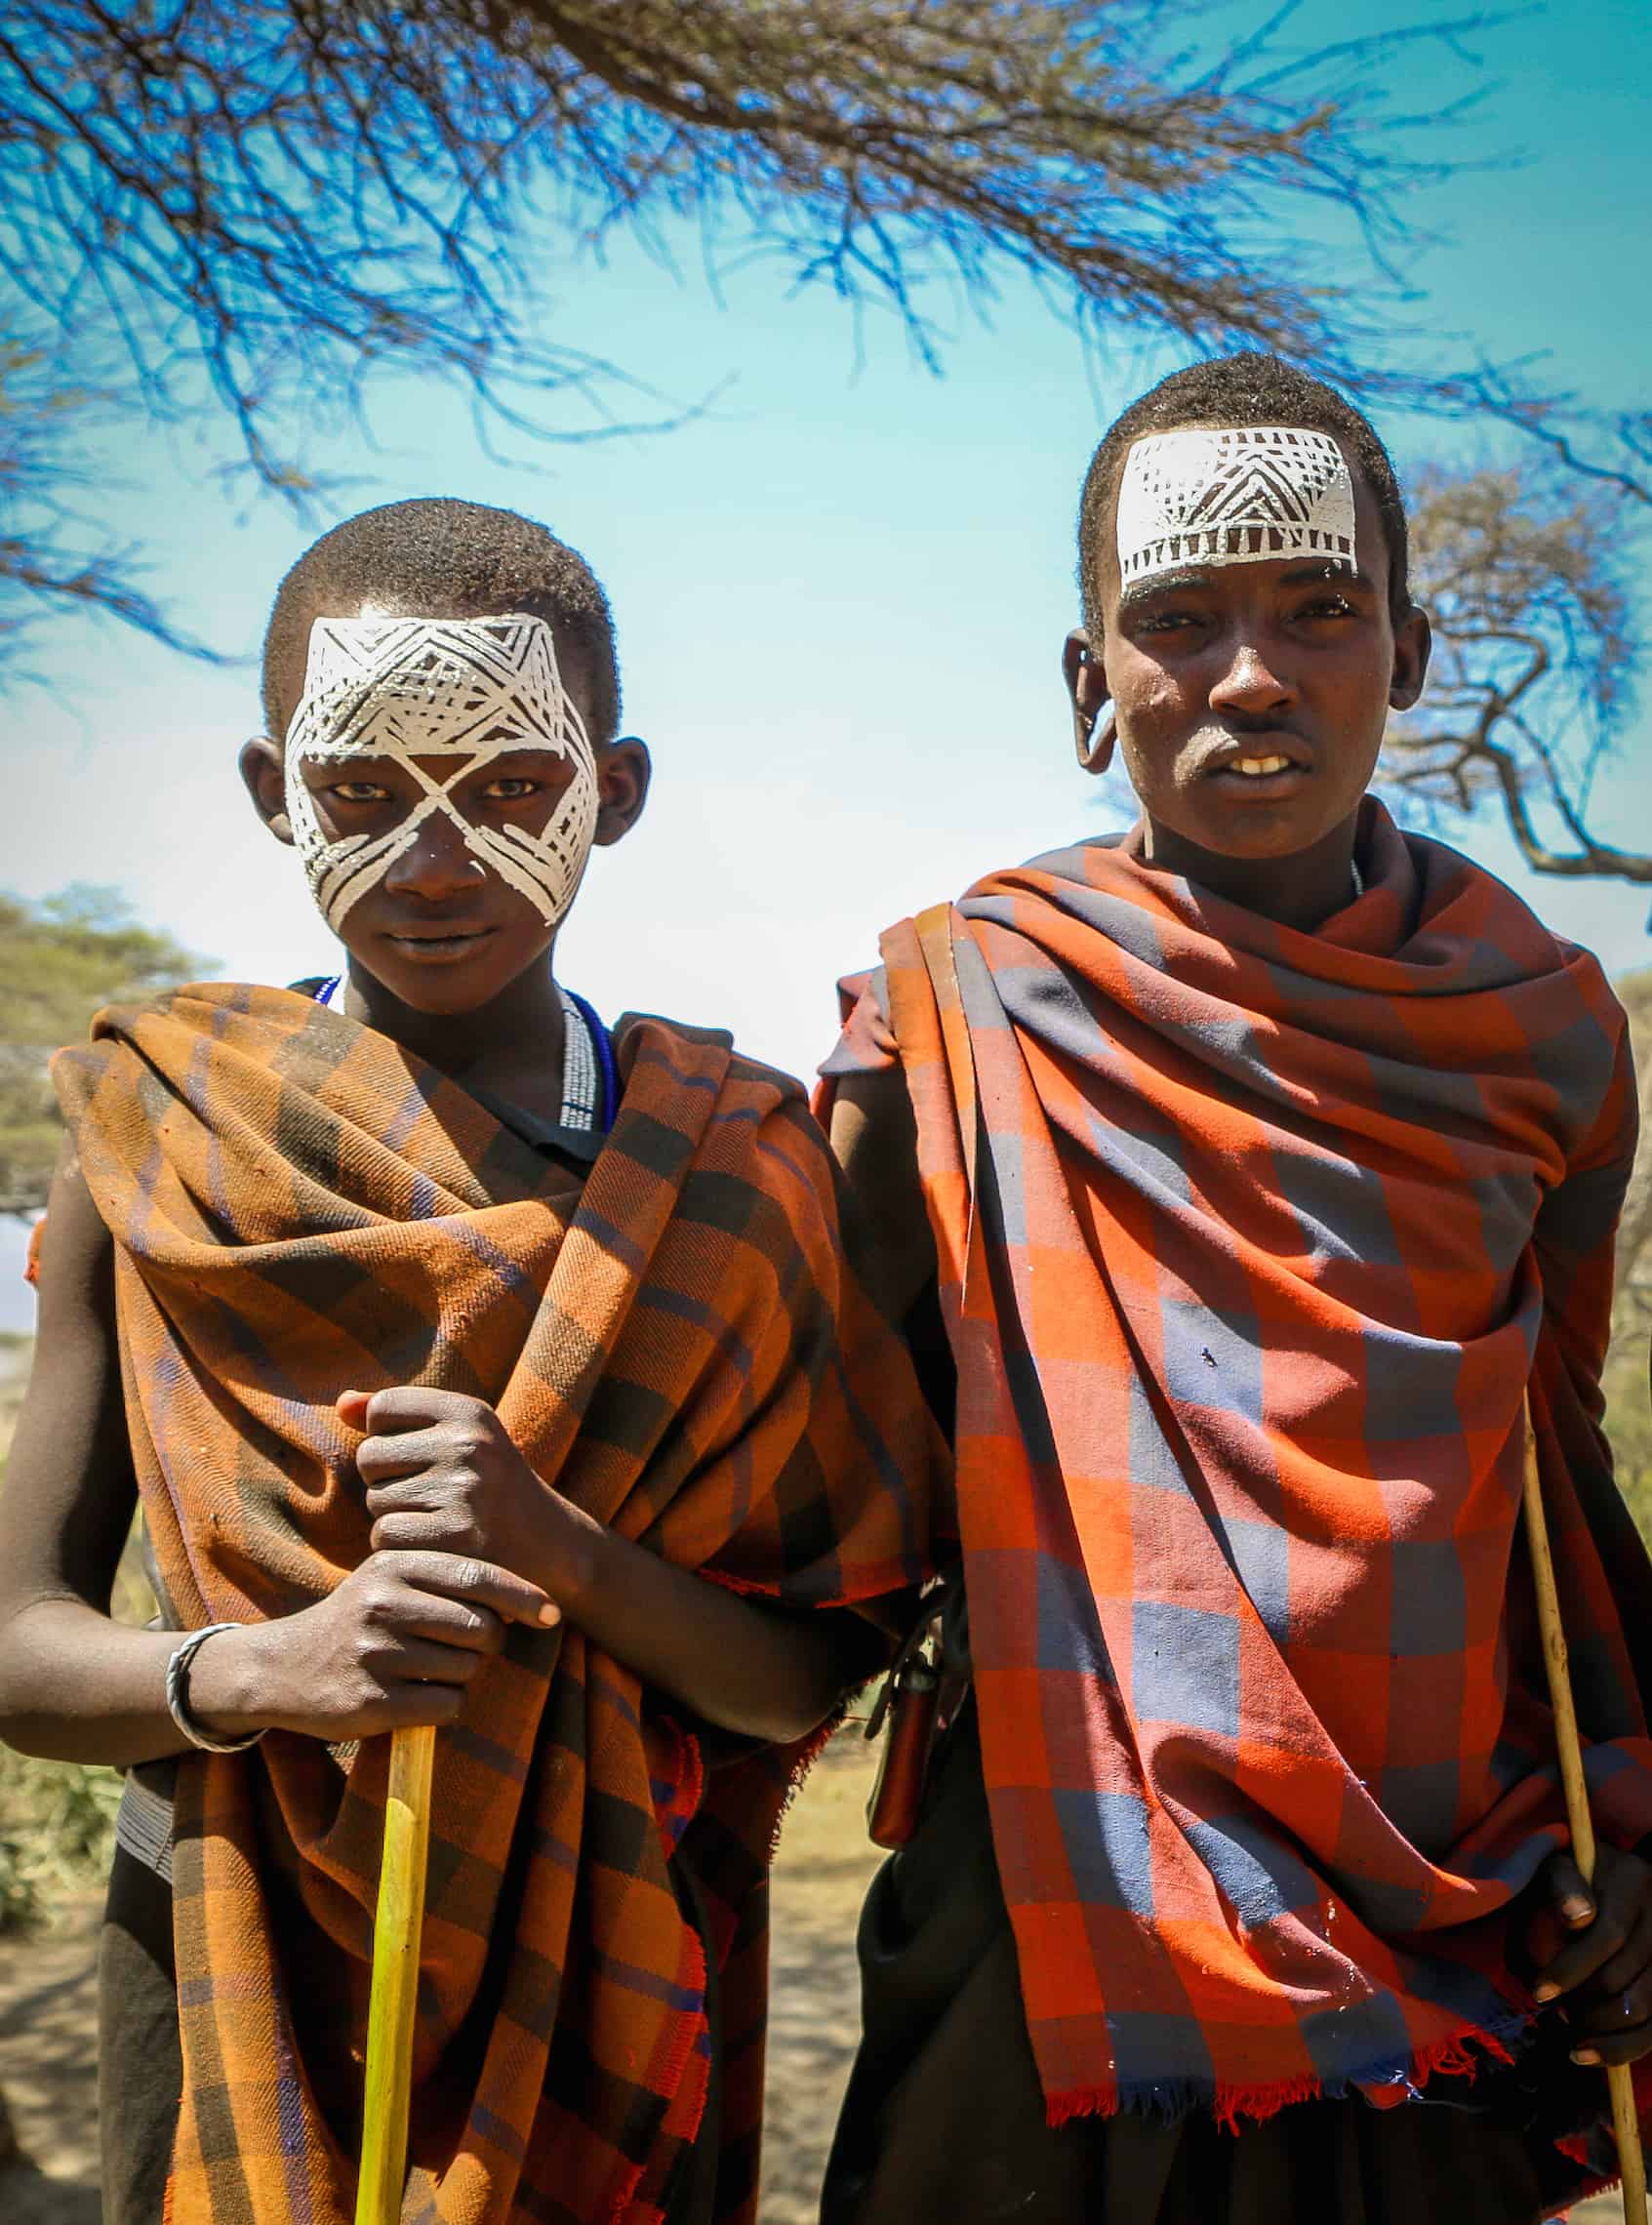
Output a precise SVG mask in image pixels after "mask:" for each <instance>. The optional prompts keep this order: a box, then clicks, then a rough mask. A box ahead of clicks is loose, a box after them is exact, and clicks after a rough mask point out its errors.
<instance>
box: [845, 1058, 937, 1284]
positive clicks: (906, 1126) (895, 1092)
mask: <svg viewBox="0 0 1652 2225" xmlns="http://www.w3.org/2000/svg"><path fill="white" fill-rule="evenodd" d="M831 1148H832V1152H833V1153H834V1155H835V1156H836V1159H837V1163H838V1165H839V1166H841V1167H842V1169H843V1172H844V1175H845V1177H846V1178H847V1180H848V1183H849V1187H850V1189H851V1190H852V1191H853V1192H854V1193H855V1196H856V1198H857V1200H858V1202H859V1204H860V1208H861V1215H862V1219H863V1222H864V1224H865V1225H866V1229H867V1231H868V1233H869V1235H870V1239H871V1254H872V1256H871V1267H870V1274H871V1278H872V1279H873V1280H874V1282H875V1289H874V1292H873V1295H874V1296H875V1297H876V1298H877V1301H878V1303H879V1304H880V1305H881V1306H882V1308H883V1311H884V1313H885V1315H887V1316H888V1318H889V1319H890V1320H892V1321H897V1322H898V1321H904V1320H905V1319H906V1317H907V1315H908V1314H909V1313H910V1312H911V1309H912V1306H913V1305H914V1303H915V1302H916V1300H917V1298H918V1296H919V1295H920V1293H921V1292H922V1290H923V1289H924V1286H925V1285H926V1284H927V1283H928V1282H929V1281H930V1280H931V1279H932V1278H933V1276H934V1274H935V1235H934V1233H933V1231H932V1230H931V1228H930V1225H929V1214H928V1211H927V1209H926V1208H925V1205H924V1201H923V1186H922V1184H921V1183H920V1181H919V1179H918V1132H917V1123H916V1121H915V1120H914V1119H913V1117H912V1106H911V1100H910V1098H908V1096H907V1083H906V1077H905V1075H904V1074H903V1073H902V1072H901V1070H900V1068H899V1067H889V1068H886V1069H884V1071H883V1072H878V1073H852V1074H846V1075H845V1076H844V1077H843V1078H842V1080H840V1081H839V1082H838V1083H837V1085H836V1088H835V1090H834V1092H833V1095H832V1102H831Z"/></svg>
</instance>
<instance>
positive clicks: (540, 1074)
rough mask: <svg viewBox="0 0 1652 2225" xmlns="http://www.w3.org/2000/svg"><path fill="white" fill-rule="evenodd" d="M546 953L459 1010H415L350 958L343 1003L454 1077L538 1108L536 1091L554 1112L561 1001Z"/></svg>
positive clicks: (356, 1017)
mask: <svg viewBox="0 0 1652 2225" xmlns="http://www.w3.org/2000/svg"><path fill="white" fill-rule="evenodd" d="M552 955H553V953H552V952H547V953H546V954H545V956H544V958H541V959H539V960H537V961H536V962H535V963H534V964H533V965H531V966H528V967H526V968H525V969H524V970H523V971H522V972H521V973H519V974H518V975H517V976H516V979H515V980H514V981H512V982H508V983H507V984H506V985H505V987H504V989H502V990H501V991H500V992H499V994H498V995H497V996H495V997H492V998H490V999H489V1001H488V1002H487V1003H486V1004H478V1005H474V1006H472V1007H471V1008H470V1009H469V1010H468V1011H464V1012H422V1011H420V1010H419V1009H418V1007H417V1006H415V1005H411V1004H404V1003H403V1002H402V1000H401V998H400V997H399V996H396V995H394V994H392V992H391V991H389V990H387V989H386V988H385V987H384V985H383V982H382V981H380V980H378V979H377V978H376V977H375V976H374V975H372V974H370V973H369V972H368V971H367V970H366V968H365V967H364V966H361V965H358V964H357V963H356V961H355V960H354V959H353V958H352V959H351V960H350V965H349V973H348V976H347V980H346V987H345V992H344V1010H345V1011H346V1012H347V1013H348V1015H349V1017H350V1018H351V1019H352V1020H359V1021H360V1022H361V1023H362V1024H363V1026H364V1027H368V1028H371V1029H373V1030H374V1031H375V1032H376V1033H378V1034H381V1035H388V1036H389V1037H390V1039H391V1040H392V1042H397V1043H400V1044H401V1046H402V1048H403V1049H404V1050H407V1051H411V1052H412V1053H413V1055H414V1057H415V1058H418V1059H423V1061H424V1063H425V1064H426V1065H427V1066H433V1067H434V1068H436V1070H437V1072H440V1073H445V1074H447V1075H448V1076H449V1077H450V1078H451V1079H452V1080H454V1081H461V1082H464V1081H468V1082H479V1083H482V1084H483V1085H484V1086H491V1087H493V1088H496V1089H497V1090H498V1091H499V1092H500V1094H501V1095H502V1096H506V1097H509V1098H510V1099H511V1100H512V1102H513V1103H516V1104H520V1105H522V1106H524V1107H525V1108H526V1109H528V1110H530V1111H535V1112H538V1111H541V1110H543V1109H544V1108H542V1106H541V1104H540V1102H539V1100H540V1098H541V1097H542V1096H543V1097H544V1100H545V1103H546V1105H549V1114H548V1116H549V1117H552V1118H554V1117H555V1114H556V1113H557V1112H558V1111H559V1110H560V1107H561V1095H560V1090H561V1073H562V1007H561V1004H560V1002H559V1001H558V996H557V988H556V977H555V975H554V974H553V972H552V971H551V958H552ZM552 1097H554V1098H555V1100H556V1103H555V1104H554V1105H550V1102H549V1101H550V1099H551V1098H552Z"/></svg>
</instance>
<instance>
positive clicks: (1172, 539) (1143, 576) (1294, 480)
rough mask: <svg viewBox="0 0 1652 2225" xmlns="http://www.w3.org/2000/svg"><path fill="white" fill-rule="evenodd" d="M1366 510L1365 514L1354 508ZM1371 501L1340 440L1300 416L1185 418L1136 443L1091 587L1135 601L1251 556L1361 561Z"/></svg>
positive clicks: (1351, 565)
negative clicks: (1293, 419) (1298, 421)
mask: <svg viewBox="0 0 1652 2225" xmlns="http://www.w3.org/2000/svg"><path fill="white" fill-rule="evenodd" d="M1361 513H1362V514H1361ZM1378 528H1379V521H1378V520H1377V518H1376V516H1375V511H1374V504H1373V499H1372V497H1371V496H1370V493H1369V490H1368V489H1367V488H1366V486H1365V483H1364V480H1363V476H1362V475H1361V474H1360V473H1359V472H1358V471H1357V470H1356V469H1355V468H1354V466H1353V465H1352V464H1351V463H1350V458H1349V456H1348V454H1347V452H1346V451H1345V450H1344V448H1343V446H1342V444H1341V442H1340V441H1338V440H1337V439H1336V438H1335V436H1334V435H1332V434H1330V433H1328V432H1320V431H1316V430H1313V429H1310V428H1309V427H1306V426H1298V425H1213V424H1209V423H1197V422H1195V423H1191V424H1189V425H1176V426H1172V427H1169V428H1166V429H1164V430H1161V431H1159V432H1155V433H1148V434H1145V435H1144V436H1143V437H1142V438H1141V439H1139V440H1136V441H1134V442H1132V443H1131V445H1130V447H1129V448H1128V449H1127V450H1126V452H1125V454H1124V456H1123V458H1122V460H1121V462H1120V464H1119V466H1118V470H1117V473H1116V475H1115V478H1114V481H1113V486H1112V490H1111V503H1110V518H1109V522H1108V527H1107V528H1105V529H1104V531H1103V533H1102V534H1101V536H1100V537H1099V543H1098V546H1095V547H1094V548H1093V549H1092V553H1091V561H1092V563H1093V564H1094V565H1095V567H1096V580H1095V587H1096V589H1097V590H1099V592H1100V593H1101V595H1102V597H1103V599H1104V600H1105V601H1107V602H1109V603H1114V604H1116V602H1117V601H1118V599H1119V597H1120V596H1121V595H1128V597H1129V599H1130V600H1132V601H1134V600H1135V599H1136V598H1137V595H1138V594H1140V593H1146V592H1149V591H1150V590H1151V589H1152V587H1155V586H1156V585H1157V584H1158V583H1159V582H1161V581H1164V582H1168V581H1169V580H1170V578H1171V577H1173V576H1176V575H1181V576H1184V577H1185V576H1186V575H1188V574H1189V573H1191V572H1200V573H1206V572H1210V571H1213V570H1220V569H1222V568H1223V567H1225V566H1229V565H1236V564H1257V563H1289V564H1292V565H1299V564H1304V563H1308V564H1323V565H1326V566H1327V567H1330V568H1333V569H1336V570H1341V571H1346V572H1349V573H1356V572H1359V571H1360V570H1361V569H1362V568H1363V569H1366V570H1368V569H1369V566H1370V563H1371V561H1372V559H1373V558H1374V557H1376V556H1377V555H1378V554H1379V550H1378V548H1377V547H1376V546H1366V545H1367V544H1371V543H1373V542H1381V540H1382V535H1381V532H1380V529H1378Z"/></svg>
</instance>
